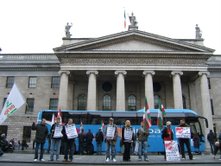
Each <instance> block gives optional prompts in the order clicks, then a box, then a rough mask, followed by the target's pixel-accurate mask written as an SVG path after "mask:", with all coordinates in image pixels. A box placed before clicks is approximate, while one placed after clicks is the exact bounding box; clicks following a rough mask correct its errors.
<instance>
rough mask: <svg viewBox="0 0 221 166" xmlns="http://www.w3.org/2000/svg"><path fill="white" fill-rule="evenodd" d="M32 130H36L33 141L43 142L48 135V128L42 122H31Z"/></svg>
mask: <svg viewBox="0 0 221 166" xmlns="http://www.w3.org/2000/svg"><path fill="white" fill-rule="evenodd" d="M31 128H32V130H36V135H35V141H36V143H44V142H45V140H46V138H47V136H48V128H47V126H46V125H43V124H37V125H36V124H35V123H33V124H32V127H31Z"/></svg>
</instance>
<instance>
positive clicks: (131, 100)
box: [128, 95, 137, 111]
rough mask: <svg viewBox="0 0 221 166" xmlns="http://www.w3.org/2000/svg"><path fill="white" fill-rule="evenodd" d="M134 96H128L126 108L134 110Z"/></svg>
mask: <svg viewBox="0 0 221 166" xmlns="http://www.w3.org/2000/svg"><path fill="white" fill-rule="evenodd" d="M136 106H137V103H136V96H134V95H130V96H128V110H130V111H135V110H136V109H137V107H136Z"/></svg>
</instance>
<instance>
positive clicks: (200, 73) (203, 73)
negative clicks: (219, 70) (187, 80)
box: [198, 71, 210, 77]
mask: <svg viewBox="0 0 221 166" xmlns="http://www.w3.org/2000/svg"><path fill="white" fill-rule="evenodd" d="M198 75H199V76H203V75H206V76H207V77H208V76H209V75H210V73H209V72H206V71H205V72H202V71H200V72H198Z"/></svg>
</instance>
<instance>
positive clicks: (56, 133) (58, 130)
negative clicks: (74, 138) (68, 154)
mask: <svg viewBox="0 0 221 166" xmlns="http://www.w3.org/2000/svg"><path fill="white" fill-rule="evenodd" d="M62 129H63V126H55V129H54V136H53V138H61V137H63V134H62V133H61V131H62Z"/></svg>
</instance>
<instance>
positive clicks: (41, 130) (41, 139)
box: [32, 119, 48, 161]
mask: <svg viewBox="0 0 221 166" xmlns="http://www.w3.org/2000/svg"><path fill="white" fill-rule="evenodd" d="M32 130H36V135H35V143H36V146H35V156H34V161H38V150H39V147H40V158H39V160H40V161H45V160H44V159H43V154H44V144H45V140H46V138H47V136H48V128H47V126H46V119H42V121H41V123H40V124H35V122H33V124H32Z"/></svg>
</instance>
